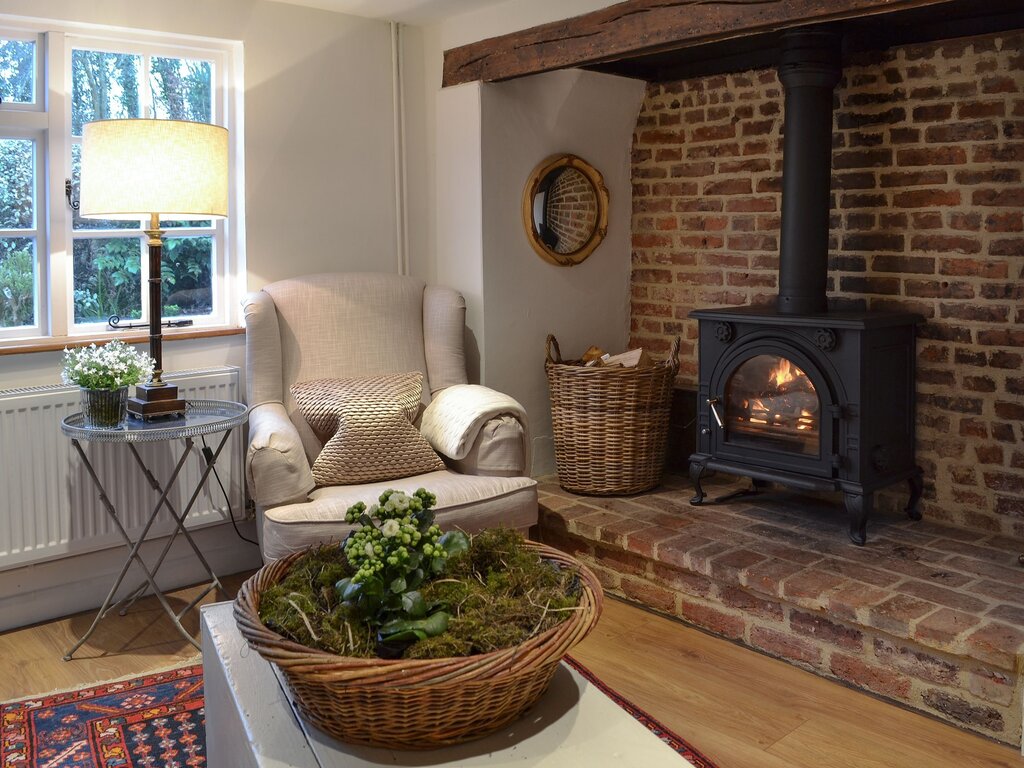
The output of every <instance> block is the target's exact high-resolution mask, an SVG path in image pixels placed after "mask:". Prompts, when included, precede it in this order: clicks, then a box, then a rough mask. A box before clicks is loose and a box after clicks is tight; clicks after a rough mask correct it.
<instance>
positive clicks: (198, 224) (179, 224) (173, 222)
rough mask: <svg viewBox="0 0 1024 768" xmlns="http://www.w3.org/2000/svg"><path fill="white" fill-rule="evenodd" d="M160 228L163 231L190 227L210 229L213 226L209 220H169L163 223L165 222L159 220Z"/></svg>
mask: <svg viewBox="0 0 1024 768" xmlns="http://www.w3.org/2000/svg"><path fill="white" fill-rule="evenodd" d="M160 226H161V227H163V228H164V229H174V228H175V227H191V228H196V227H212V226H213V222H212V221H210V219H206V220H202V221H200V220H197V221H182V220H180V219H178V220H175V219H171V220H170V221H165V220H163V219H161V220H160Z"/></svg>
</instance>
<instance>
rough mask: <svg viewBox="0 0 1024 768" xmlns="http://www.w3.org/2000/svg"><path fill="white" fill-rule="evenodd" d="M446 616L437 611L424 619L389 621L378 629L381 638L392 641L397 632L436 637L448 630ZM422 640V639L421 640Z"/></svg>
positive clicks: (442, 612)
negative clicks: (411, 632) (412, 632)
mask: <svg viewBox="0 0 1024 768" xmlns="http://www.w3.org/2000/svg"><path fill="white" fill-rule="evenodd" d="M448 618H449V617H448V614H447V613H445V612H444V611H438V612H437V613H434V614H432V615H430V616H428V617H427V618H425V619H414V620H412V619H399V620H397V621H389V622H388V623H387V624H385V625H384V626H382V627H381V628H380V634H381V637H383V638H385V639H387V640H392V639H397V638H395V635H396V634H397V633H399V632H406V631H409V630H419V631H421V632H424V633H426V636H427V637H436V636H437V635H440V634H441V633H443V632H444V631H445V630H446V629H448ZM421 639H422V638H421Z"/></svg>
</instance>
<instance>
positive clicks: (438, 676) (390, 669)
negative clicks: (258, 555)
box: [234, 542, 604, 749]
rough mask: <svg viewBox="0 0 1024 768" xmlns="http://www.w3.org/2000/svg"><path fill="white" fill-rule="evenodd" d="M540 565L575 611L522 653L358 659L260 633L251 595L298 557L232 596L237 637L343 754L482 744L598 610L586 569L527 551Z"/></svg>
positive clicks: (531, 698) (598, 593) (521, 706)
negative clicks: (572, 583)
mask: <svg viewBox="0 0 1024 768" xmlns="http://www.w3.org/2000/svg"><path fill="white" fill-rule="evenodd" d="M527 546H528V547H529V548H530V549H533V550H535V551H536V552H537V553H538V554H540V556H541V557H542V558H544V559H545V560H550V561H552V562H554V563H556V564H558V565H561V566H565V567H569V568H572V569H573V570H575V571H577V572H578V573H579V578H580V586H581V593H580V602H579V608H578V609H577V610H574V611H571V612H570V613H569V618H568V619H566V620H565V621H564V622H562V623H561V624H559V625H558V626H556V627H552V628H551V629H549V630H548V631H546V632H544V633H542V634H540V635H537V636H535V637H532V638H530V639H529V640H527V641H526V642H525V643H522V644H520V645H517V646H514V647H512V648H506V649H504V650H500V651H493V652H491V653H487V654H481V655H478V656H465V657H457V658H446V659H411V660H406V659H394V660H388V659H376V658H374V659H360V658H350V657H345V656H337V655H335V654H332V653H329V652H326V651H318V650H314V649H312V648H307V647H306V646H304V645H300V644H298V643H295V642H292V641H290V640H287V639H285V638H283V637H282V636H281V635H279V634H277V633H276V632H273V631H272V630H270V629H268V628H267V627H266V626H264V625H263V623H262V622H261V621H260V618H259V604H260V593H261V592H263V591H264V590H266V589H267V588H269V587H271V586H273V585H274V584H276V583H277V582H278V581H280V580H281V579H282V578H283V577H284V575H285V574H286V573H287V571H288V569H289V568H290V567H291V565H292V563H294V562H295V561H296V560H297V559H298V558H299V557H301V556H302V555H303V554H304V552H301V551H300V552H296V553H294V554H292V555H289V556H287V557H284V558H282V559H280V560H277V561H276V562H273V563H270V564H269V565H266V566H264V567H263V568H261V569H260V570H259V571H258V572H257V573H256V574H255V575H254V576H252V577H251V578H250V579H249V580H248V581H246V582H245V584H243V585H242V588H241V590H239V593H238V596H237V597H236V598H235V604H234V614H235V620H236V621H237V622H238V628H239V630H240V631H241V633H242V636H243V637H245V639H246V640H247V641H248V643H249V645H250V647H252V648H254V649H255V650H256V651H258V652H259V654H260V655H261V656H262V657H263V658H264V659H266V660H268V661H270V662H273V663H274V664H276V665H277V666H278V667H279V668H280V669H281V671H282V672H283V673H284V677H285V679H286V680H287V682H288V687H289V688H290V689H291V692H292V694H293V698H294V700H295V703H296V704H297V705H298V708H299V711H300V712H301V713H302V714H303V716H304V717H306V719H308V720H309V721H310V722H311V723H313V724H314V725H315V726H316V727H318V728H320V729H321V730H323V731H325V732H327V733H329V734H331V735H332V736H334V737H336V738H338V739H340V740H342V741H346V742H350V743H353V744H365V745H370V746H378V747H389V748H393V749H431V748H434V747H440V746H444V745H448V744H458V743H460V742H463V741H469V740H470V739H474V738H477V737H480V736H484V735H486V734H488V733H490V732H491V731H494V730H497V729H498V728H501V727H502V726H504V725H507V724H508V723H510V722H512V721H513V720H515V719H516V718H517V717H519V716H520V715H521V714H522V713H523V712H524V711H525V710H526V709H527V708H529V707H530V706H531V705H532V704H533V703H534V702H535V701H536V700H537V699H538V698H540V696H541V694H543V693H544V691H545V690H547V687H548V683H550V682H551V678H552V676H553V675H554V673H555V670H556V669H557V668H558V664H559V661H560V660H561V658H562V657H563V656H564V655H565V654H566V653H567V652H568V651H569V649H570V648H572V647H573V646H574V645H576V644H577V643H578V642H580V641H581V640H582V639H583V638H584V637H586V636H587V634H588V633H589V632H590V630H591V629H593V627H594V625H595V624H597V620H598V617H599V616H600V613H601V606H602V603H603V600H604V593H603V592H602V590H601V585H600V583H599V582H598V580H597V577H596V576H594V574H593V572H591V571H590V569H589V568H587V567H586V566H584V565H582V564H581V563H580V562H578V561H577V560H575V559H573V558H572V557H569V556H568V555H566V554H564V553H562V552H559V551H558V550H555V549H552V548H550V547H547V546H544V545H543V544H537V543H535V542H527Z"/></svg>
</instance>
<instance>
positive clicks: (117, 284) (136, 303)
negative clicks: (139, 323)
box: [74, 237, 142, 323]
mask: <svg viewBox="0 0 1024 768" xmlns="http://www.w3.org/2000/svg"><path fill="white" fill-rule="evenodd" d="M74 262H75V265H74V269H75V322H76V323H105V322H107V318H108V317H110V316H111V315H119V316H120V317H122V318H125V319H132V320H138V319H139V318H140V317H142V279H141V271H140V270H141V267H142V239H141V238H138V237H107V238H96V239H89V240H87V239H84V238H76V239H75V246H74Z"/></svg>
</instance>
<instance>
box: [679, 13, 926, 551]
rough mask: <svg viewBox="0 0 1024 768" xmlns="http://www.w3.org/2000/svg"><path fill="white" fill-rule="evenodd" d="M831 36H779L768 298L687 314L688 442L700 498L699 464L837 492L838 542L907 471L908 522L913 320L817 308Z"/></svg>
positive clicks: (862, 529)
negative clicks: (691, 439)
mask: <svg viewBox="0 0 1024 768" xmlns="http://www.w3.org/2000/svg"><path fill="white" fill-rule="evenodd" d="M839 43H840V41H839V39H838V37H837V36H836V35H835V34H834V33H832V32H830V31H828V30H822V29H812V30H795V31H792V32H789V33H787V34H786V35H785V36H784V47H783V52H782V61H781V64H780V66H779V78H780V80H781V81H782V83H783V85H784V86H785V89H786V115H785V139H784V146H783V177H782V188H783V193H782V239H781V247H780V258H779V297H778V301H777V304H776V306H775V307H774V308H770V307H769V308H766V307H734V308H730V309H716V310H698V311H695V312H691V313H690V316H691V317H694V318H697V320H698V322H699V357H700V363H699V374H700V388H699V393H698V397H699V401H698V402H699V403H700V404H701V405H703V406H704V407H701V408H699V409H698V438H697V452H696V453H694V454H693V455H692V456H691V457H690V476H691V478H692V479H693V482H694V485H695V486H696V494H695V495H694V497H693V498H692V499H691V503H693V504H700V503H702V502H703V501H704V492H703V489H702V487H701V477H702V476H703V474H704V472H705V471H706V470H708V469H718V470H722V471H726V472H731V473H734V474H740V475H746V476H749V477H751V478H753V479H754V481H755V483H758V482H763V481H774V482H779V483H782V484H784V485H789V486H793V487H796V488H803V489H808V490H840V491H842V492H843V494H844V499H845V501H846V507H847V510H848V511H849V514H850V538H851V539H852V540H853V541H854V543H856V544H864V542H865V541H866V527H867V520H868V517H869V516H870V514H871V509H872V499H873V494H874V492H875V491H876V490H878V489H880V488H883V487H885V486H887V485H890V484H892V483H895V482H900V481H904V480H905V481H908V482H909V484H910V491H911V492H910V503H909V504H908V506H907V513H908V514H909V515H910V516H911V517H912V518H914V519H919V518H920V514H919V512H918V511H917V502H918V500H919V499H920V496H921V487H922V474H921V470H920V468H919V467H917V466H916V465H915V463H914V423H915V418H914V406H915V386H914V363H915V327H916V325H917V323H919V322H920V321H921V319H922V318H921V317H920V316H918V315H914V314H910V313H900V312H829V311H828V305H827V299H826V283H827V279H828V274H827V248H828V194H829V181H830V175H831V162H830V161H831V147H832V142H831V131H832V89H833V88H834V87H835V84H836V83H837V82H838V80H839V75H840V67H839V50H840V45H839Z"/></svg>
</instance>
